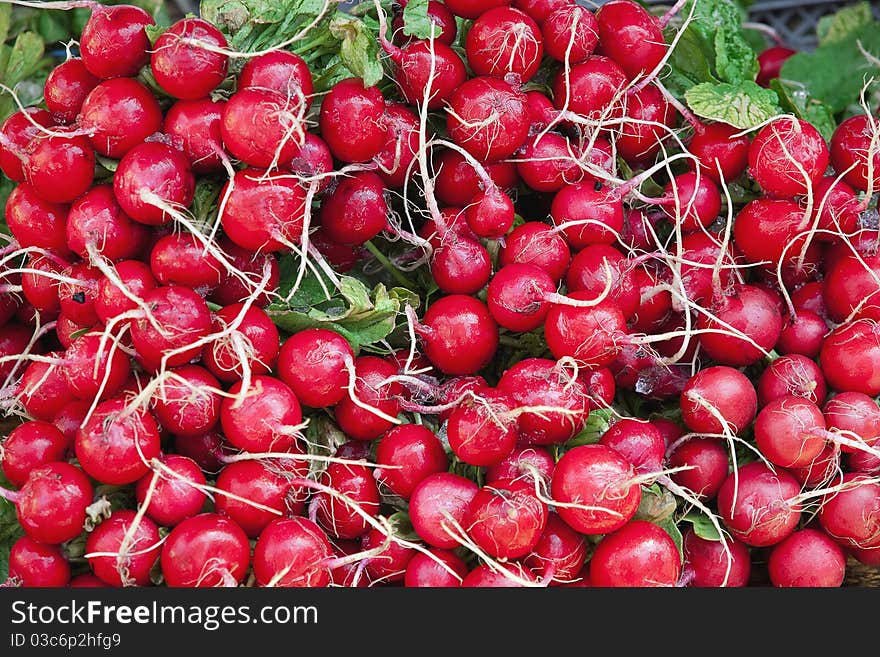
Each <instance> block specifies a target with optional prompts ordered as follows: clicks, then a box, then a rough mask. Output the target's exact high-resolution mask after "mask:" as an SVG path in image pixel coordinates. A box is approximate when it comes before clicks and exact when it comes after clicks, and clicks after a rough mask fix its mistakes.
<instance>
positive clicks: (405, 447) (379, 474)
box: [373, 424, 449, 500]
mask: <svg viewBox="0 0 880 657" xmlns="http://www.w3.org/2000/svg"><path fill="white" fill-rule="evenodd" d="M447 431H448V430H447ZM376 463H377V464H378V465H379V467H377V468H376V469H375V470H374V471H373V476H374V477H375V478H376V481H378V482H379V483H381V484H383V485H384V486H386V487H387V488H388V489H389V490H390V491H391V492H392V493H394V494H395V495H399V496H400V497H402V498H403V499H405V500H407V499H409V498H410V496H411V495H412V492H413V491H414V490H415V488H416V486H417V485H418V484H419V483H420V482H421V481H422V480H423V479H425V478H426V477H428V476H429V475H432V474H434V473H436V472H446V470H447V468H448V467H449V459H448V458H447V457H446V452H445V450H444V449H443V444H442V443H441V442H440V439H439V438H438V437H437V436H436V434H434V433H433V432H432V431H431V430H430V429H428V428H427V427H424V426H422V425H418V424H402V425H400V426H396V427H392V428H391V429H389V430H388V432H386V433H385V435H384V436H382V437H381V438H380V439H379V442H378V443H377V445H376ZM383 465H385V466H394V467H388V468H383V467H382V466H383Z"/></svg>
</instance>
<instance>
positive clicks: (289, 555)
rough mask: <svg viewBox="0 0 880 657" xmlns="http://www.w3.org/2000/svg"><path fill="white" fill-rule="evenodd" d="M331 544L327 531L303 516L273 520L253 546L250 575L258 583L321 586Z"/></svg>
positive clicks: (327, 573) (327, 572)
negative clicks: (252, 563)
mask: <svg viewBox="0 0 880 657" xmlns="http://www.w3.org/2000/svg"><path fill="white" fill-rule="evenodd" d="M332 554H333V548H332V547H331V545H330V541H329V540H328V538H327V534H325V533H324V531H323V530H322V529H321V528H320V527H318V526H317V525H316V524H315V523H313V522H311V521H310V520H307V519H306V518H279V519H277V520H273V521H272V523H270V524H269V525H268V526H267V527H266V529H264V530H263V532H262V533H261V534H260V536H259V538H258V539H257V543H256V545H255V546H254V577H255V578H256V580H257V584H259V585H260V586H284V587H293V586H296V587H310V588H320V587H325V586H327V585H328V584H329V582H330V568H329V561H330V558H331V556H332Z"/></svg>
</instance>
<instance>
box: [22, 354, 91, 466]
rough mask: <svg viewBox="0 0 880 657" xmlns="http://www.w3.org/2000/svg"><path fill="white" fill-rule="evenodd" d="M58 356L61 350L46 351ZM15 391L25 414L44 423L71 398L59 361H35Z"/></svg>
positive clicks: (25, 372) (23, 375)
mask: <svg viewBox="0 0 880 657" xmlns="http://www.w3.org/2000/svg"><path fill="white" fill-rule="evenodd" d="M60 355H61V352H54V353H51V354H49V356H50V357H53V356H60ZM17 394H18V396H19V399H20V400H21V404H22V406H23V407H24V410H25V411H27V414H28V415H30V416H31V417H33V418H36V419H37V420H43V421H45V422H51V421H52V420H53V419H54V418H55V416H56V415H57V414H58V413H59V411H61V409H62V408H64V407H65V406H66V405H67V404H68V403H70V402H72V401H73V399H74V394H73V391H72V390H71V389H70V386H69V385H68V383H67V375H66V372H65V368H64V367H62V366H61V365H60V363H58V364H56V363H47V362H40V361H34V362H32V363H30V364H29V365H28V366H27V367H26V368H25V370H24V374H22V377H21V380H20V381H19V383H18V390H17ZM56 460H59V459H56ZM7 478H8V475H7Z"/></svg>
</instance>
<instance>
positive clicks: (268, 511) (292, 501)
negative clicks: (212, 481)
mask: <svg viewBox="0 0 880 657" xmlns="http://www.w3.org/2000/svg"><path fill="white" fill-rule="evenodd" d="M288 463H289V464H292V463H294V462H293V461H283V462H278V463H275V462H271V461H266V462H261V461H255V460H246V461H236V462H233V463H229V464H228V465H226V466H225V467H224V468H223V469H222V470H221V471H220V474H219V475H218V476H217V489H218V492H217V494H216V499H215V501H214V508H215V509H216V511H217V513H219V514H221V515H223V516H226V517H229V518H230V519H232V520H233V521H235V524H236V525H238V526H239V527H241V528H242V529H243V530H244V533H245V534H247V535H248V536H249V537H250V538H256V537H257V536H258V535H259V534H260V532H262V531H263V530H264V529H265V528H266V527H267V526H268V525H269V523H270V522H272V521H273V520H275V519H276V518H279V517H283V516H287V515H292V514H296V513H302V510H303V508H304V500H303V499H302V492H301V491H298V490H297V489H295V488H294V487H293V485H292V484H291V481H290V479H289V478H288V477H289V476H291V475H293V474H302V473H301V472H299V473H295V472H292V471H291V470H290V468H291V466H290V465H287V464H288ZM224 493H228V495H225V494H224ZM255 505H260V506H259V507H257V506H255ZM272 510H274V512H273V511H272Z"/></svg>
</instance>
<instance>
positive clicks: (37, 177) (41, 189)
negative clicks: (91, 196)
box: [23, 134, 95, 203]
mask: <svg viewBox="0 0 880 657" xmlns="http://www.w3.org/2000/svg"><path fill="white" fill-rule="evenodd" d="M23 169H24V177H25V179H26V180H27V182H28V183H30V185H31V187H33V190H34V192H35V193H36V195H37V196H39V197H40V198H41V199H43V200H44V201H48V202H49V203H70V202H71V201H73V200H74V199H75V198H76V197H77V196H80V195H81V194H84V193H85V192H86V191H88V189H89V188H90V187H91V186H92V181H93V180H94V177H95V151H94V149H93V148H92V145H91V144H90V143H89V140H88V139H86V138H85V137H82V136H70V137H68V136H62V135H57V134H56V135H51V136H44V135H39V136H36V137H34V139H33V140H32V141H31V142H30V144H28V147H27V153H26V161H25V164H24V166H23Z"/></svg>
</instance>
